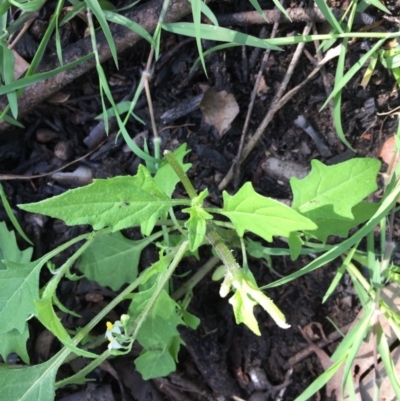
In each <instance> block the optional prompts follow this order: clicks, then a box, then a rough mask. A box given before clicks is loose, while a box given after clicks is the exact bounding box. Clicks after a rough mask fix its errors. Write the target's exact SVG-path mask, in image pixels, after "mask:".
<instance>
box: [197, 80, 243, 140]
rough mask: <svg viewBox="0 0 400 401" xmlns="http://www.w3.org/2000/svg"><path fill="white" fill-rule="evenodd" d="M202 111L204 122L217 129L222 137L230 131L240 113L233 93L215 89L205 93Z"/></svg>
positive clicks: (201, 104) (201, 106)
mask: <svg viewBox="0 0 400 401" xmlns="http://www.w3.org/2000/svg"><path fill="white" fill-rule="evenodd" d="M200 109H201V111H202V113H203V117H204V121H205V122H206V123H207V124H209V125H212V126H213V127H215V129H216V130H217V131H218V133H219V135H220V136H222V135H224V134H225V132H226V131H228V130H229V128H230V127H231V123H232V121H233V120H234V119H235V117H236V116H237V115H238V113H239V106H238V104H237V102H236V100H235V97H234V96H233V95H232V94H231V93H228V92H226V91H221V92H216V91H215V89H213V88H210V89H208V90H207V91H206V92H205V93H204V97H203V99H202V101H201V103H200Z"/></svg>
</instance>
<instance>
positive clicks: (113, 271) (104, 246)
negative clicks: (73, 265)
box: [78, 232, 153, 291]
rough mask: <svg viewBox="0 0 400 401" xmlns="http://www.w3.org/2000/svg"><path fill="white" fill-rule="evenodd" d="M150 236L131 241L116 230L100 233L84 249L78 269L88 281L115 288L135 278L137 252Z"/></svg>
mask: <svg viewBox="0 0 400 401" xmlns="http://www.w3.org/2000/svg"><path fill="white" fill-rule="evenodd" d="M152 239H153V238H152V237H149V238H146V239H142V240H138V241H131V240H129V239H127V238H125V237H124V236H123V235H122V234H121V233H120V232H116V233H112V234H108V235H102V236H101V237H98V238H96V239H95V240H94V241H93V243H92V244H91V245H90V247H89V248H88V249H87V250H86V251H85V252H84V254H83V255H82V257H81V259H80V262H79V265H78V268H79V270H80V271H81V272H82V273H84V275H85V276H86V277H87V278H88V279H89V280H93V281H96V282H97V283H99V284H100V285H102V286H104V287H105V286H109V287H110V288H111V289H112V290H113V291H118V290H119V289H120V288H121V287H122V285H124V284H127V283H131V282H132V281H134V280H135V279H136V277H137V275H138V265H139V259H140V255H141V252H142V250H143V249H144V248H145V247H146V246H147V245H149V243H151V242H152Z"/></svg>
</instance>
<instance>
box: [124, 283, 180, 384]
mask: <svg viewBox="0 0 400 401" xmlns="http://www.w3.org/2000/svg"><path fill="white" fill-rule="evenodd" d="M156 289H157V284H155V285H153V287H151V288H150V289H148V290H145V291H141V292H139V293H137V294H134V295H133V297H132V298H133V299H132V302H131V305H130V306H129V315H130V316H131V319H132V320H135V319H138V318H140V315H141V313H142V311H143V309H144V308H145V307H146V306H147V303H148V300H149V299H150V298H151V296H152V295H153V293H154V291H155V290H156ZM178 310H179V306H178V304H177V303H176V302H175V301H174V300H173V299H172V298H171V297H170V296H169V295H168V294H167V292H166V291H162V292H161V293H160V296H159V297H158V298H157V300H156V302H155V304H154V306H153V308H152V309H151V312H150V313H149V315H148V316H147V318H146V320H145V321H144V322H143V324H142V326H141V327H140V330H139V333H138V336H137V340H138V341H139V343H140V345H142V346H143V348H144V349H145V351H144V352H143V353H142V355H140V356H139V358H137V359H136V360H135V365H136V368H137V369H138V371H139V372H140V373H141V374H142V376H143V378H144V379H147V378H153V377H160V376H164V375H167V374H168V373H170V372H172V371H173V370H175V361H174V357H173V355H175V357H176V355H177V352H178V350H179V344H181V343H182V340H181V339H180V336H179V332H178V330H177V328H176V327H177V326H178V325H180V324H185V322H184V321H183V320H182V318H181V317H180V316H179V315H178ZM170 346H173V347H172V348H173V349H170ZM171 352H173V355H171Z"/></svg>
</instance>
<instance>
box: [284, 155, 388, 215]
mask: <svg viewBox="0 0 400 401" xmlns="http://www.w3.org/2000/svg"><path fill="white" fill-rule="evenodd" d="M311 166H312V168H311V173H310V174H309V175H308V176H307V177H306V178H304V179H302V180H299V179H297V178H294V177H293V178H291V179H290V185H291V187H292V191H293V205H292V208H293V209H295V210H297V211H298V212H300V213H301V214H303V215H304V216H307V217H308V218H310V219H311V220H313V221H316V219H318V218H320V219H323V218H333V219H339V220H346V219H354V215H353V212H352V208H353V207H354V206H355V205H357V204H358V203H360V202H361V201H362V200H363V199H364V198H365V197H367V196H368V195H369V194H371V193H372V192H373V191H375V190H376V188H377V184H376V177H377V174H378V171H379V168H380V162H379V161H378V160H376V159H352V160H349V161H346V162H344V163H340V164H337V165H335V166H325V165H324V164H323V163H321V162H319V161H318V160H312V161H311Z"/></svg>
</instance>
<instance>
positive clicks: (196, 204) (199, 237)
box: [182, 189, 213, 252]
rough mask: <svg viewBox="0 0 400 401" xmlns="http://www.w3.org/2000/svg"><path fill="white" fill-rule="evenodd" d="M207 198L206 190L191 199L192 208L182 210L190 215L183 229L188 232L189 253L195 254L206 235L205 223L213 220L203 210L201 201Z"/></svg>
mask: <svg viewBox="0 0 400 401" xmlns="http://www.w3.org/2000/svg"><path fill="white" fill-rule="evenodd" d="M207 196H208V190H207V189H205V190H204V191H203V192H202V193H201V194H200V195H198V196H196V197H195V198H193V199H192V207H189V208H186V209H183V210H182V211H183V212H185V213H189V214H190V218H189V220H187V221H186V223H185V227H186V228H187V229H188V232H189V235H188V237H189V245H190V251H191V252H195V251H196V250H197V249H198V248H199V247H200V245H201V244H202V243H203V241H204V237H205V235H206V224H207V223H206V222H207V220H211V219H212V218H213V216H212V215H211V214H210V213H207V212H206V211H205V210H204V209H203V200H204V199H205V198H206V197H207Z"/></svg>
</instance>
